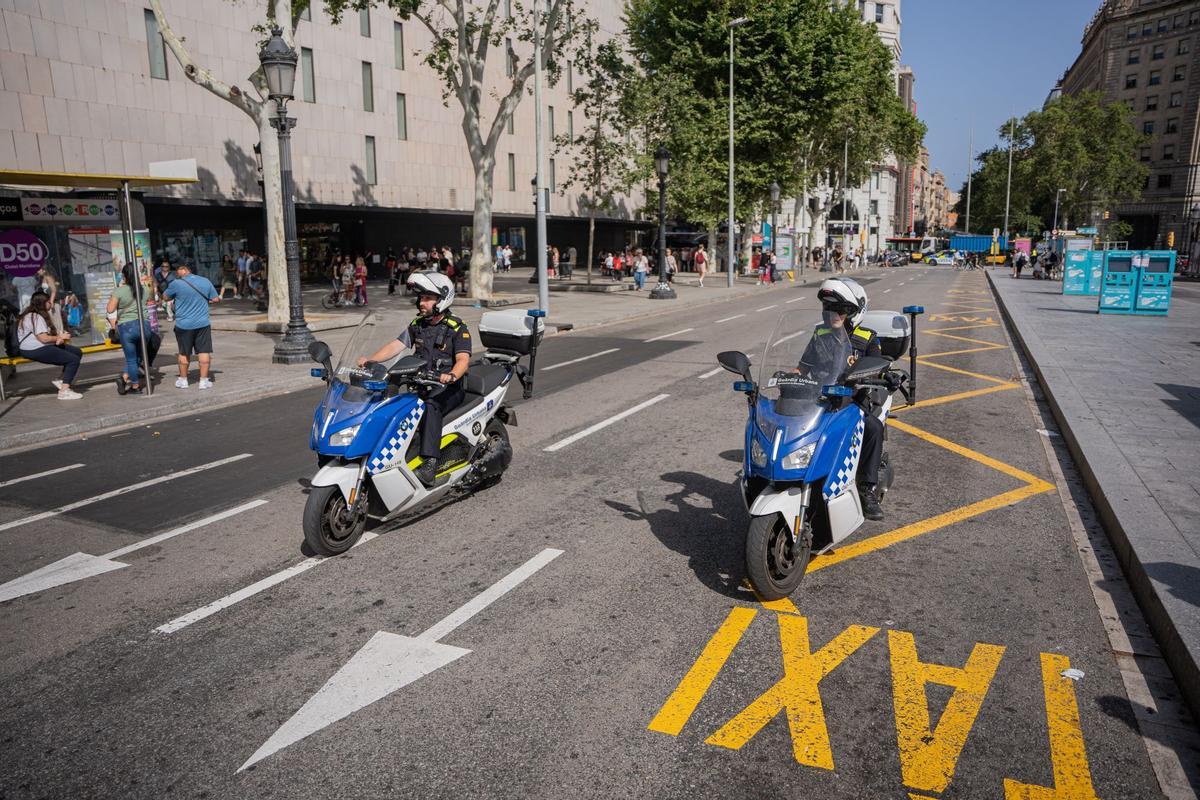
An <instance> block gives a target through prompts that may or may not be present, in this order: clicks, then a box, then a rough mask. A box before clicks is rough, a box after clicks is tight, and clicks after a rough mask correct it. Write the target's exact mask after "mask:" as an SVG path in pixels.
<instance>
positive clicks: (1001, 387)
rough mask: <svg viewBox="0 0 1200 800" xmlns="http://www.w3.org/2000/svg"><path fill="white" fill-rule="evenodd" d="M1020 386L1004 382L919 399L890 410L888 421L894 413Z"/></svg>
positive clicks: (932, 365) (934, 365) (1009, 389)
mask: <svg viewBox="0 0 1200 800" xmlns="http://www.w3.org/2000/svg"><path fill="white" fill-rule="evenodd" d="M928 366H931V367H937V366H941V365H940V364H934V363H933V362H930V363H929V365H928ZM1019 388H1021V386H1020V384H1016V383H1002V384H999V385H998V386H987V387H985V388H983V389H972V390H970V391H968V392H957V393H955V394H947V395H942V396H941V397H932V398H930V399H928V400H918V401H917V402H916V403H913V404H912V405H911V406H900V408H893V409H892V410H891V411H890V412H888V422H891V420H892V415H893V414H899V413H900V412H902V411H912V410H913V409H917V408H928V407H929V406H940V405H942V404H944V403H955V402H958V401H959V400H969V399H971V398H972V397H979V396H980V395H985V394H992V393H993V392H1008V391H1012V390H1013V389H1019Z"/></svg>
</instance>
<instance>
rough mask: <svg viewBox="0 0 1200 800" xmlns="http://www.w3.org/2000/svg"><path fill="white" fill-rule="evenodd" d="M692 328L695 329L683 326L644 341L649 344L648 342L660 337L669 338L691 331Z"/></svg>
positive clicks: (657, 339) (655, 340)
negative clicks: (680, 328)
mask: <svg viewBox="0 0 1200 800" xmlns="http://www.w3.org/2000/svg"><path fill="white" fill-rule="evenodd" d="M694 330H696V329H695V328H684V329H683V330H681V331H675V332H674V333H664V334H663V335H662V336H655V337H654V338H653V339H647V340H646V342H645V343H646V344H649V343H650V342H657V341H659V340H660V339H670V338H671V337H672V336H678V335H679V334H681V333H691V332H692V331H694Z"/></svg>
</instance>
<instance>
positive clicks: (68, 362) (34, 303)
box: [17, 292, 83, 400]
mask: <svg viewBox="0 0 1200 800" xmlns="http://www.w3.org/2000/svg"><path fill="white" fill-rule="evenodd" d="M17 341H18V342H19V346H20V348H21V355H22V356H24V357H25V358H28V359H29V360H30V361H37V362H40V363H42V364H55V365H59V366H61V367H62V368H63V371H62V380H57V381H52V383H53V384H54V385H55V386H56V387H58V399H59V400H78V399H79V398H81V397H83V395H81V394H79V393H78V392H73V391H71V381H73V380H75V373H76V372H78V371H79V362H80V361H81V360H83V351H82V350H80V349H79V348H78V347H74V346H72V345H70V344H68V342H70V341H71V336H70V334H67V333H59V332H58V330H57V329H56V328H55V327H54V320H53V319H51V317H50V295H48V294H46V293H45V292H34V293H33V296H32V297H31V298H29V307H28V308H26V309H25V310H24V311H23V312H22V313H21V317H20V319H19V320H18V322H17Z"/></svg>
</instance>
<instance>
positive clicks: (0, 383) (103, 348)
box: [0, 342, 121, 401]
mask: <svg viewBox="0 0 1200 800" xmlns="http://www.w3.org/2000/svg"><path fill="white" fill-rule="evenodd" d="M79 349H80V350H82V351H83V354H84V355H87V354H88V353H103V352H107V351H109V350H120V349H121V345H119V344H113V343H112V342H102V343H100V344H89V345H87V346H86V347H81V348H79ZM35 363H40V362H35V361H34V360H33V359H30V358H23V357H22V356H5V357H3V358H0V401H4V400H7V399H8V394H7V392H6V391H5V388H4V370H5V368H6V367H7V368H8V369H9V370H11V372H10V375H9V377H12V375H13V374H15V373H16V367H17V365H18V364H35Z"/></svg>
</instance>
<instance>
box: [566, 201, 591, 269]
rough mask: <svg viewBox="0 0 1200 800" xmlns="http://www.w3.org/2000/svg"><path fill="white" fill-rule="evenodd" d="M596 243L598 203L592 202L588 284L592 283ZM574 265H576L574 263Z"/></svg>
mask: <svg viewBox="0 0 1200 800" xmlns="http://www.w3.org/2000/svg"><path fill="white" fill-rule="evenodd" d="M595 244H596V204H595V203H592V204H591V208H589V209H588V249H587V285H588V286H591V285H592V261H593V258H594V257H593V255H592V248H593V247H594V246H595ZM571 266H572V267H574V266H575V265H574V264H572V265H571Z"/></svg>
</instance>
